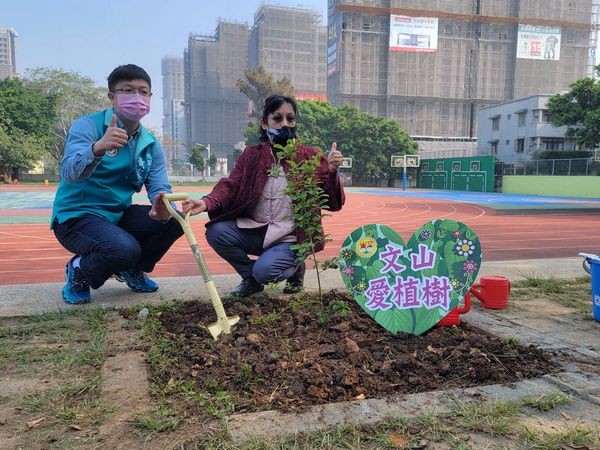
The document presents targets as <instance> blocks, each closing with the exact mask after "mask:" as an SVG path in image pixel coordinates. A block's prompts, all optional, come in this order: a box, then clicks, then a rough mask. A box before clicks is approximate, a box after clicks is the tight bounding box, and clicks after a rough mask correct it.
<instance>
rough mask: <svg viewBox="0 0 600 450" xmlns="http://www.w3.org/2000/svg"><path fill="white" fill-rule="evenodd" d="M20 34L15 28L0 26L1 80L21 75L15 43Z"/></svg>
mask: <svg viewBox="0 0 600 450" xmlns="http://www.w3.org/2000/svg"><path fill="white" fill-rule="evenodd" d="M18 36H19V35H18V34H17V32H16V31H15V30H14V29H12V28H3V27H0V80H3V79H5V78H17V77H18V76H19V75H18V74H17V48H16V43H15V41H16V38H17V37H18Z"/></svg>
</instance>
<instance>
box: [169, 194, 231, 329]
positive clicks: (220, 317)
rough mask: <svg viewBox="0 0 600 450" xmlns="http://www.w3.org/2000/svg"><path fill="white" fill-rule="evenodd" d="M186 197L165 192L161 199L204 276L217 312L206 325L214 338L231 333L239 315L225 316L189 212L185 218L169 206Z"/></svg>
mask: <svg viewBox="0 0 600 450" xmlns="http://www.w3.org/2000/svg"><path fill="white" fill-rule="evenodd" d="M186 198H188V195H187V194H181V193H178V194H165V196H164V197H163V200H164V202H165V206H166V207H167V209H168V210H169V213H170V214H171V216H173V217H174V218H175V219H176V220H177V221H178V222H179V223H180V224H181V228H182V229H183V232H184V233H185V237H186V238H187V240H188V242H189V244H190V248H191V249H192V253H193V254H194V258H196V262H197V263H198V267H199V268H200V272H201V273H202V278H204V283H205V284H206V289H207V290H208V295H209V296H210V300H211V301H212V306H213V308H214V309H215V312H216V313H217V321H216V322H215V323H213V324H210V325H208V331H209V332H210V334H211V335H212V337H213V339H215V340H216V339H217V337H218V336H219V334H221V332H223V333H225V334H229V333H231V327H232V326H233V325H235V324H236V323H238V321H239V320H240V317H239V316H233V317H227V315H226V314H225V309H224V308H223V303H221V298H220V297H219V293H218V292H217V288H216V287H215V283H214V282H213V280H212V279H211V277H210V274H209V273H208V269H207V268H206V263H205V262H204V258H203V257H202V253H200V247H199V246H198V244H197V243H196V237H195V236H194V232H193V231H192V227H191V226H190V213H189V212H188V213H187V214H186V215H185V218H184V217H181V216H180V215H179V213H178V212H177V211H175V210H174V209H173V207H172V206H171V202H177V201H181V200H185V199H186Z"/></svg>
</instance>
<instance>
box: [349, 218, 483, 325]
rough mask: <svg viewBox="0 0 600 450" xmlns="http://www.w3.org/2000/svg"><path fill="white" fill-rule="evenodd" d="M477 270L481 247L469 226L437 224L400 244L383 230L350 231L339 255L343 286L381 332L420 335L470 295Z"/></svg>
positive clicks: (389, 231) (376, 227)
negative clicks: (377, 325)
mask: <svg viewBox="0 0 600 450" xmlns="http://www.w3.org/2000/svg"><path fill="white" fill-rule="evenodd" d="M480 267H481V245H480V243H479V239H478V238H477V235H476V234H475V233H474V232H473V230H471V229H470V228H469V227H468V226H466V225H465V224H463V223H461V222H456V221H454V220H448V219H439V220H434V221H432V222H429V223H426V224H424V225H423V226H422V227H421V228H419V229H418V230H417V231H416V232H415V233H414V234H413V235H412V237H411V238H410V240H409V241H408V244H406V245H405V244H404V241H403V240H402V238H401V237H400V236H399V235H398V233H396V232H395V231H394V230H392V229H391V228H389V227H386V226H385V225H378V224H370V225H364V226H362V227H360V228H357V229H356V230H354V231H353V232H352V233H351V234H350V236H348V237H347V238H346V240H345V241H344V244H343V245H342V249H341V251H340V260H339V268H340V271H341V273H342V278H343V280H344V284H345V285H346V287H347V288H348V290H349V291H350V293H351V294H352V296H353V297H354V299H355V300H356V301H357V302H358V304H359V305H360V306H361V307H362V308H363V309H364V310H365V311H366V313H367V314H369V315H370V316H371V317H372V318H373V319H374V320H375V321H376V322H377V323H378V324H379V325H381V326H382V327H384V328H385V329H386V330H388V331H390V332H392V333H394V334H395V333H397V332H399V331H402V332H405V333H411V334H416V335H419V334H422V333H424V332H425V331H427V330H429V329H430V328H431V327H432V326H434V325H435V324H436V323H438V322H439V321H440V320H441V319H443V318H444V317H445V316H446V315H447V314H448V313H449V312H450V310H452V308H454V307H456V306H457V305H458V303H460V301H461V300H462V299H463V298H464V296H465V295H466V294H467V292H469V289H470V288H471V285H472V284H473V283H474V282H475V279H476V278H477V273H478V272H479V268H480Z"/></svg>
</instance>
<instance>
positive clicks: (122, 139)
mask: <svg viewBox="0 0 600 450" xmlns="http://www.w3.org/2000/svg"><path fill="white" fill-rule="evenodd" d="M125 144H127V131H125V130H124V129H123V128H119V127H118V126H117V115H116V114H113V115H112V117H111V118H110V125H109V126H108V128H107V129H106V132H105V133H104V136H102V138H101V139H100V140H99V141H97V142H96V143H95V144H94V145H93V146H92V152H94V156H104V154H105V153H106V152H107V151H109V150H113V149H115V150H116V149H119V148H121V147H123V146H124V145H125Z"/></svg>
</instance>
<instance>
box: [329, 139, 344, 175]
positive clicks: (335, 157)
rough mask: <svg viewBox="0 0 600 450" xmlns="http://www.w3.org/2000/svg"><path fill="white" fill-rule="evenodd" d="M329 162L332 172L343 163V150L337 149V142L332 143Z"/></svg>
mask: <svg viewBox="0 0 600 450" xmlns="http://www.w3.org/2000/svg"><path fill="white" fill-rule="evenodd" d="M327 162H328V163H329V171H330V172H335V171H336V170H338V167H340V165H341V164H342V152H340V151H339V150H338V149H337V143H336V142H334V143H333V144H331V151H330V152H329V154H328V155H327Z"/></svg>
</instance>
